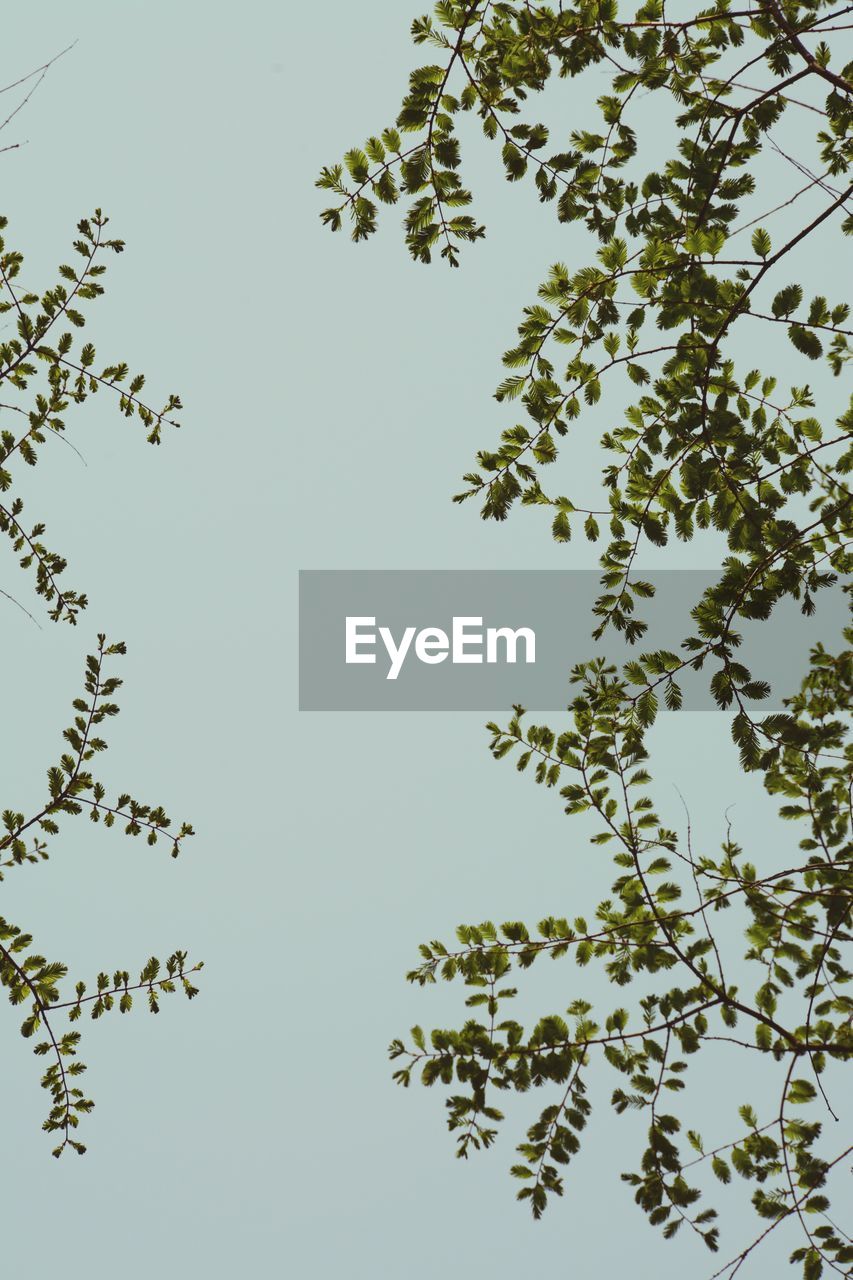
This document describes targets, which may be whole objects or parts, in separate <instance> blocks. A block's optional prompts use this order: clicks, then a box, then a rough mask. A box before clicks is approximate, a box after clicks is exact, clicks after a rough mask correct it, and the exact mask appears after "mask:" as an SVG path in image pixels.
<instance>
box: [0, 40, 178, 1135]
mask: <svg viewBox="0 0 853 1280" xmlns="http://www.w3.org/2000/svg"><path fill="white" fill-rule="evenodd" d="M48 65H49V64H48ZM107 222H108V219H107V218H106V217H104V215H103V214H102V213H101V211H100V209H97V210H95V213H94V215H93V216H92V217H91V218H84V219H83V220H82V221H81V222H79V223H78V226H77V232H78V239H76V240H75V241H74V250H75V253H76V254H77V255H78V258H79V259H81V261H78V263H77V265H76V266H71V265H68V264H63V265H62V266H60V268H59V276H60V280H59V282H58V283H57V284H55V285H53V286H52V287H51V288H49V289H47V290H45V291H44V292H43V293H41V294H37V293H34V292H32V291H31V290H30V289H26V288H23V287H21V286H19V284H18V277H19V274H20V271H21V267H22V265H23V257H22V255H21V253H20V252H18V251H17V250H15V249H11V248H9V247H8V246H7V244H6V243H5V239H4V238H3V235H2V234H0V314H2V315H5V316H7V317H8V318H10V319H11V320H12V321H13V322H14V333H15V336H12V337H8V338H6V339H5V340H3V341H0V395H2V401H0V532H2V533H4V534H5V535H6V536H7V537H8V539H9V542H10V543H11V546H12V550H13V551H14V553H15V554H16V556H18V558H19V563H20V565H21V566H22V567H23V568H24V569H26V570H28V571H29V572H30V573H31V574H32V575H34V578H35V590H36V592H37V594H38V595H39V596H41V597H43V599H44V601H45V603H46V604H47V605H48V606H49V617H50V618H51V619H52V620H53V621H55V622H60V621H64V622H69V623H72V624H75V623H76V622H77V619H78V616H79V614H80V613H81V612H82V611H83V610H84V609H85V608H86V605H87V597H86V595H85V594H84V593H82V592H80V591H78V590H76V589H72V588H69V587H66V586H65V585H64V576H63V575H64V572H65V569H66V562H65V560H64V558H63V557H62V556H61V555H60V554H59V553H58V552H56V551H52V550H49V549H48V547H47V546H46V544H45V543H44V542H43V540H42V539H43V536H44V532H45V526H44V524H42V523H36V524H30V522H29V520H27V521H25V519H24V506H23V502H22V500H21V498H20V497H18V496H17V495H16V493H15V478H16V469H18V471H17V474H19V469H20V468H21V467H22V466H30V467H32V466H35V465H36V463H37V462H38V458H39V452H40V449H41V447H42V446H43V445H44V444H45V442H46V440H47V439H48V437H49V436H60V437H62V438H65V434H66V424H65V416H64V415H65V414H66V412H67V411H68V409H69V408H70V407H71V406H72V405H80V404H83V403H85V401H86V400H87V399H88V398H89V397H90V396H92V395H95V394H96V393H97V392H98V391H99V390H101V389H104V388H106V389H107V390H108V391H110V392H114V393H115V395H116V396H117V399H118V406H119V409H120V411H121V412H122V413H123V414H124V415H125V417H127V418H133V417H137V418H138V419H139V420H140V421H141V423H142V425H143V427H144V429H145V432H146V436H147V439H148V440H149V442H151V443H152V444H159V443H160V440H161V436H162V433H163V431H164V429H166V428H168V427H177V426H178V423H177V421H175V420H174V418H173V417H172V415H173V414H174V413H175V411H176V410H179V409H180V408H181V402H180V400H179V398H178V397H177V396H175V395H171V396H169V397H167V399H166V401H165V403H164V404H163V406H162V407H161V408H160V409H158V410H155V409H152V408H151V407H150V406H149V405H148V404H147V403H146V402H145V401H144V400H143V399H141V397H140V393H141V392H142V389H143V384H144V381H145V379H144V377H143V376H142V374H136V375H134V376H132V377H131V376H130V372H129V369H128V366H127V364H125V363H124V362H120V363H116V364H109V365H106V366H102V365H100V364H99V363H97V357H96V351H95V347H94V346H93V345H92V343H90V342H86V343H85V344H82V345H80V344H79V342H78V341H77V339H76V338H75V333H74V331H75V330H78V329H82V328H83V326H84V324H85V317H84V315H83V312H82V311H81V310H80V307H81V306H85V304H86V303H88V302H91V301H93V300H94V299H96V298H98V297H99V296H100V295H101V294H102V293H103V285H102V283H101V279H102V277H103V274H104V272H105V270H106V266H105V264H104V261H103V259H104V256H105V255H106V254H108V253H120V252H121V251H122V250H123V248H124V244H123V242H122V241H121V240H115V239H108V238H106V236H105V228H106V226H107ZM6 227H7V219H6V218H5V217H0V233H5V231H6ZM3 594H4V595H8V593H6V592H3ZM10 598H11V597H10ZM16 603H19V602H17V601H16ZM21 607H22V608H23V607H24V606H23V605H21ZM25 611H26V612H29V611H28V610H25ZM30 616H31V617H32V615H30ZM125 651H126V650H125V645H124V644H123V643H121V642H113V643H108V641H107V638H106V636H105V635H99V636H98V640H97V649H96V651H95V652H94V653H92V654H90V655H89V656H88V657H87V659H86V665H85V670H84V674H83V693H82V696H78V697H76V698H75V699H74V702H73V709H74V716H73V719H72V722H71V724H70V725H69V726H68V727H67V728H66V729H65V730H64V731H63V738H64V746H63V748H62V752H61V754H60V755H59V756H58V759H57V760H56V763H55V764H53V765H52V766H51V767H50V768H49V769H48V771H47V785H46V795H45V798H44V801H43V803H42V804H41V805H40V806H39V807H38V809H37V810H36V811H35V812H32V813H29V814H24V813H22V812H18V810H17V809H14V808H7V809H5V810H4V811H3V813H2V831H0V879H2V878H3V876H4V874H6V873H8V872H10V871H17V870H19V869H20V868H22V867H26V866H31V865H34V864H38V863H40V862H42V861H43V860H45V859H47V857H48V844H49V842H50V841H51V840H52V838H54V837H57V836H58V835H59V831H60V824H61V823H62V822H63V821H65V820H66V819H67V818H70V817H77V816H79V815H81V814H84V813H86V814H88V816H89V818H90V820H91V821H92V822H94V823H103V825H104V826H106V827H112V826H114V825H116V824H118V825H120V826H122V827H123V828H124V831H125V833H126V834H127V835H129V836H140V835H144V836H145V838H146V841H147V843H148V844H149V845H155V844H158V843H163V844H165V845H166V847H167V848H168V849H169V851H170V853H171V854H172V856H173V857H177V856H178V853H179V852H180V849H181V846H182V844H183V841H184V840H185V839H187V838H188V837H190V836H192V835H193V829H192V827H191V826H190V824H189V823H187V822H183V823H181V824H180V825H179V826H178V827H177V828H174V827H173V824H172V821H171V819H170V818H169V816H168V815H167V813H166V812H165V810H164V809H163V808H162V806H161V805H152V804H146V803H142V802H140V801H138V800H136V799H134V798H133V797H132V796H131V795H129V794H121V795H117V796H115V797H114V798H110V796H109V793H108V790H107V787H106V785H105V784H104V783H103V782H102V781H100V778H99V777H97V776H96V775H95V773H94V772H93V761H94V759H95V757H96V756H97V755H99V754H100V753H101V752H103V751H105V750H106V747H107V743H106V742H105V740H104V739H103V738H102V737H101V736H100V735H101V732H102V730H101V726H102V725H103V724H104V722H105V721H106V720H108V719H109V718H110V717H112V716H114V715H116V714H117V713H118V710H119V708H118V706H117V704H116V703H115V701H114V696H115V694H116V691H117V690H118V688H119V687H120V685H121V683H122V681H121V680H120V679H119V678H118V677H117V676H116V675H114V674H113V663H114V660H115V658H117V657H118V656H120V655H121V654H123V653H125ZM200 968H201V964H200V963H195V964H190V963H189V961H188V958H187V953H186V951H175V952H174V953H173V954H172V955H171V956H169V958H168V959H167V960H166V961H165V963H162V964H161V962H160V961H159V960H158V959H157V957H155V956H152V957H151V958H150V959H149V960H148V961H147V962H146V963H145V964H144V965H143V967H142V968H141V970H140V971H139V973H138V976H137V977H134V978H132V977H131V975H130V973H129V972H128V971H127V970H125V969H116V970H115V971H114V972H113V973H112V975H110V974H108V973H99V974H98V975H97V977H96V979H95V981H94V982H93V983H92V984H91V985H87V983H86V982H84V981H77V982H76V983H75V984H74V985H73V987H70V986H68V985H66V982H65V980H66V978H67V976H68V967H67V965H65V964H61V963H58V962H56V961H49V960H47V959H46V958H45V957H44V956H43V955H41V954H39V953H38V951H37V950H36V948H35V944H34V942H33V938H32V936H31V935H30V934H29V933H27V932H25V931H24V930H23V929H21V928H20V927H19V926H18V925H15V924H11V923H10V922H9V921H7V920H6V919H5V918H4V917H3V916H2V915H0V982H2V984H3V986H4V987H5V988H6V990H7V992H8V997H9V1000H10V1002H11V1003H12V1004H13V1005H16V1006H19V1007H22V1008H23V1010H24V1011H25V1015H26V1016H25V1017H24V1020H23V1023H22V1025H21V1033H22V1034H23V1035H24V1036H25V1037H27V1038H31V1037H39V1038H38V1039H37V1042H36V1044H35V1047H34V1052H35V1054H36V1055H38V1056H39V1057H44V1058H46V1059H47V1066H46V1069H45V1070H44V1073H43V1075H42V1078H41V1084H42V1087H43V1088H44V1089H46V1090H47V1092H48V1094H49V1096H50V1106H49V1112H48V1116H47V1119H46V1120H45V1122H44V1126H43V1127H44V1128H45V1129H46V1130H47V1131H48V1132H49V1133H54V1134H56V1135H57V1138H58V1145H57V1146H56V1147H55V1148H54V1150H53V1154H54V1155H55V1156H60V1155H62V1153H63V1152H64V1151H65V1150H66V1149H67V1148H68V1147H71V1148H73V1149H74V1150H75V1151H77V1152H79V1153H81V1154H82V1153H83V1152H84V1151H85V1150H86V1148H85V1146H84V1145H83V1143H81V1142H80V1141H79V1140H78V1139H77V1137H76V1132H77V1128H78V1124H79V1120H80V1117H81V1116H82V1115H85V1114H86V1113H88V1112H89V1111H91V1109H92V1107H93V1105H94V1104H93V1102H92V1100H91V1099H90V1098H88V1097H87V1096H86V1094H85V1093H84V1091H83V1090H82V1089H81V1088H80V1080H79V1078H80V1076H81V1075H82V1074H83V1072H84V1071H85V1066H84V1064H83V1063H82V1062H81V1061H80V1060H79V1058H78V1057H77V1049H78V1045H79V1042H80V1032H79V1030H78V1029H77V1028H76V1027H72V1028H70V1029H67V1030H65V1029H62V1028H61V1027H60V1026H59V1025H58V1024H59V1022H60V1020H64V1019H65V1018H67V1019H68V1021H69V1022H71V1023H77V1022H78V1021H79V1020H80V1019H81V1018H82V1017H83V1016H84V1015H89V1016H91V1017H92V1018H100V1017H101V1016H103V1015H104V1014H106V1013H109V1012H110V1011H112V1010H114V1009H118V1010H119V1012H121V1013H127V1012H128V1011H129V1010H130V1008H131V1007H132V1005H133V1002H134V997H135V996H137V995H138V996H139V997H141V998H142V999H143V1000H144V1001H145V1002H146V1003H147V1005H148V1008H149V1009H150V1010H151V1012H152V1013H156V1012H157V1011H158V1008H159V1003H160V1000H161V998H162V997H163V996H164V995H167V994H169V993H171V992H174V991H176V990H178V989H182V990H183V991H184V993H185V995H186V996H188V997H189V998H192V997H193V996H194V995H196V993H197V988H196V987H195V986H194V985H193V981H192V979H193V977H194V975H195V974H196V973H197V972H198V970H199V969H200Z"/></svg>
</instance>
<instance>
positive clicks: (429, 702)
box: [299, 569, 849, 713]
mask: <svg viewBox="0 0 853 1280" xmlns="http://www.w3.org/2000/svg"><path fill="white" fill-rule="evenodd" d="M637 576H638V577H641V578H642V579H643V580H644V581H646V582H650V583H651V584H652V585H653V586H654V588H655V596H654V598H653V599H647V600H643V599H638V600H637V601H636V605H635V613H636V615H637V616H638V617H640V618H642V619H643V621H645V622H647V623H648V631H647V632H646V634H645V635H644V636H643V638H642V639H641V640H640V641H638V642H637V643H636V644H635V645H633V646H632V645H628V644H627V643H626V642H625V639H624V637H623V636H621V635H620V634H619V633H618V632H616V631H615V630H614V629H613V628H608V630H607V632H606V633H605V636H604V637H603V638H602V639H601V640H599V641H595V640H593V639H592V634H591V633H592V631H593V629H594V625H595V621H596V620H595V619H594V617H593V613H592V608H593V604H594V602H595V600H596V598H597V597H598V596H599V595H600V594H601V593H602V587H601V576H600V573H599V572H598V570H565V571H562V570H537V569H533V570H529V569H522V570H494V571H488V570H467V569H460V570H370V569H368V570H358V571H351V570H335V569H332V570H303V571H302V572H300V575H299V707H300V710H303V711H494V710H497V709H504V708H507V707H509V706H510V705H511V704H512V703H515V702H520V703H522V704H523V705H524V706H525V707H527V708H529V709H530V710H531V711H555V710H559V709H561V708H563V707H565V706H566V704H567V703H568V702H569V700H570V698H571V697H572V696H573V694H572V686H570V684H569V673H570V671H571V668H572V667H573V666H574V665H575V664H576V663H578V662H583V661H586V660H587V659H589V658H593V657H601V656H603V657H606V658H607V659H608V660H609V661H613V662H617V663H622V662H625V661H628V660H630V659H631V658H636V657H637V656H638V655H639V654H642V653H648V652H650V651H652V650H655V649H669V650H672V651H675V652H678V653H681V652H683V651H681V649H680V643H681V640H682V639H683V638H684V637H685V636H688V635H690V634H693V633H694V631H695V624H694V623H693V621H692V619H691V617H690V611H691V609H692V608H693V607H694V606H695V605H696V603H697V602H698V600H699V599H700V597H701V596H702V594H703V592H704V591H705V590H707V588H708V587H709V586H711V585H712V584H713V583H714V582H715V581H716V580H717V578H718V576H719V575H718V574H717V573H714V572H713V571H709V572H700V571H697V570H665V571H660V572H657V573H642V574H638V575H637ZM816 606H817V608H816V612H815V613H814V614H813V615H812V617H810V618H807V617H804V616H803V615H802V614H801V612H800V608H799V605H798V604H797V602H796V601H793V600H785V601H783V602H782V603H780V604H779V605H778V606H777V607H776V608H775V609H774V611H773V614H772V617H771V619H770V620H769V621H766V622H741V621H739V622H738V624H737V628H736V629H737V631H738V633H739V634H740V635H741V636H742V637H743V643H742V645H741V647H740V650H739V652H738V655H737V656H738V661H740V662H742V663H743V664H744V665H745V666H747V667H749V668H750V670H751V671H752V674H753V676H754V677H755V678H756V679H761V680H766V681H768V682H769V683H770V685H771V686H772V690H773V692H772V696H771V697H770V698H769V699H767V700H766V701H764V702H763V703H761V704H760V707H761V711H762V713H765V712H769V711H771V710H778V709H779V708H780V707H781V704H782V699H783V698H784V697H786V696H788V695H790V694H791V693H793V692H794V691H795V690H796V688H797V687H798V685H799V682H800V680H801V679H802V677H803V675H804V674H805V671H806V667H807V663H808V655H809V650H810V649H811V648H812V647H813V646H814V645H815V644H816V643H817V642H818V641H822V642H823V643H824V644H825V645H826V646H827V647H828V648H830V649H832V648H838V647H839V645H840V644H842V643H843V639H842V631H843V628H844V626H845V625H848V624H849V607H848V602H847V597H846V596H845V595H844V593H843V591H842V590H841V587H840V586H837V587H832V588H827V589H824V590H823V591H821V592H819V593H818V595H817V597H816ZM685 656H686V655H685ZM716 669H717V664H716V662H715V661H714V659H713V658H711V659H708V660H707V661H706V664H705V667H704V669H703V670H702V671H699V672H694V671H690V670H685V671H682V672H680V673H679V675H678V677H677V680H678V683H679V685H680V686H681V689H682V692H683V695H684V702H683V709H684V710H689V711H704V710H713V709H714V707H715V703H714V701H713V698H712V697H711V694H710V692H709V689H708V684H709V680H710V677H711V675H712V674H713V672H714V671H715V670H716Z"/></svg>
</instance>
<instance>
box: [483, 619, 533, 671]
mask: <svg viewBox="0 0 853 1280" xmlns="http://www.w3.org/2000/svg"><path fill="white" fill-rule="evenodd" d="M519 636H520V637H522V638H523V640H524V661H525V662H535V661H536V633H535V632H534V631H531V629H530V627H519V628H518V630H517V631H513V630H512V628H511V627H489V629H488V631H487V632H486V662H498V661H499V658H498V640H499V639H500V640H504V641H506V661H507V662H510V663H512V662H515V660H516V650H517V646H518V639H519Z"/></svg>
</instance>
